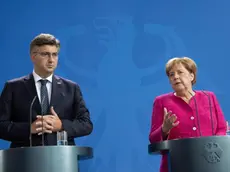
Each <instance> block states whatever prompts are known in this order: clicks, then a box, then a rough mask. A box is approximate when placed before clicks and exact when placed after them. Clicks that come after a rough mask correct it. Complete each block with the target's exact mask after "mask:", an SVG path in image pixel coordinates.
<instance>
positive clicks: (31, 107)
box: [29, 96, 37, 147]
mask: <svg viewBox="0 0 230 172" xmlns="http://www.w3.org/2000/svg"><path fill="white" fill-rule="evenodd" d="M36 98H37V96H34V98H33V100H32V102H31V104H30V138H29V139H30V147H31V146H32V132H31V129H32V126H31V124H32V115H33V105H34V102H35V100H36Z"/></svg>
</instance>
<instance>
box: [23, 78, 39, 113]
mask: <svg viewBox="0 0 230 172" xmlns="http://www.w3.org/2000/svg"><path fill="white" fill-rule="evenodd" d="M24 84H25V86H26V88H27V91H28V92H29V95H30V97H31V102H32V100H33V98H34V97H35V96H37V97H36V100H35V102H34V105H33V107H34V109H35V110H36V112H37V114H40V113H41V105H40V102H39V99H38V95H37V90H36V87H35V82H34V77H33V75H32V74H30V75H28V76H26V77H25V79H24Z"/></svg>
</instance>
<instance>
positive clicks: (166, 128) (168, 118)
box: [162, 108, 179, 135]
mask: <svg viewBox="0 0 230 172" xmlns="http://www.w3.org/2000/svg"><path fill="white" fill-rule="evenodd" d="M171 114H172V112H171V111H168V110H167V109H166V108H164V121H163V124H162V131H163V133H164V134H165V135H168V133H169V132H170V130H171V129H172V128H173V127H176V126H178V125H179V121H177V122H175V121H176V120H177V116H176V115H175V114H172V115H171Z"/></svg>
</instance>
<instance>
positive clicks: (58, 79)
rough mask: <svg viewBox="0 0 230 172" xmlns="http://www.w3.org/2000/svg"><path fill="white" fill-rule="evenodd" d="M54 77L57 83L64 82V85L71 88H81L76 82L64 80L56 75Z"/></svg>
mask: <svg viewBox="0 0 230 172" xmlns="http://www.w3.org/2000/svg"><path fill="white" fill-rule="evenodd" d="M54 77H55V78H56V79H57V81H59V82H62V83H64V84H67V85H71V86H79V85H78V83H76V82H75V81H73V80H70V79H67V78H64V77H62V76H58V75H54Z"/></svg>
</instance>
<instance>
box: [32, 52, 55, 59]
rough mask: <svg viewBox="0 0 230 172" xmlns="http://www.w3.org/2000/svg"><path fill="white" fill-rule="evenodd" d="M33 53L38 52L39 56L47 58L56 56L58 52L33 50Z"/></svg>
mask: <svg viewBox="0 0 230 172" xmlns="http://www.w3.org/2000/svg"><path fill="white" fill-rule="evenodd" d="M34 53H35V54H39V55H40V56H41V57H44V58H48V57H54V58H57V57H58V53H57V52H56V53H50V52H34Z"/></svg>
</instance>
